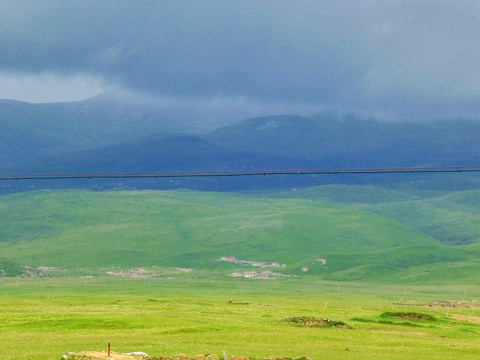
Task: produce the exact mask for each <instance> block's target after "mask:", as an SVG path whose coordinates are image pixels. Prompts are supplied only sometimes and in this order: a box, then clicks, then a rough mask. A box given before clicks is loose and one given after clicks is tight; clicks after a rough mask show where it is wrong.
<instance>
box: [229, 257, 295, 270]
mask: <svg viewBox="0 0 480 360" xmlns="http://www.w3.org/2000/svg"><path fill="white" fill-rule="evenodd" d="M220 261H226V262H229V263H234V264H240V265H247V266H255V267H260V268H277V269H278V268H283V267H285V264H279V263H276V262H275V263H271V264H268V263H265V262H260V261H246V260H240V259H237V258H236V257H235V256H228V257H227V256H222V257H221V258H220Z"/></svg>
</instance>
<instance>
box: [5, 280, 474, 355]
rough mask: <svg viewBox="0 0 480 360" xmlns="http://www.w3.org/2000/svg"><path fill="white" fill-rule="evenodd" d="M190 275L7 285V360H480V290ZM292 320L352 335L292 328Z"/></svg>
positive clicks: (467, 287) (7, 282)
mask: <svg viewBox="0 0 480 360" xmlns="http://www.w3.org/2000/svg"><path fill="white" fill-rule="evenodd" d="M192 277H194V276H193V275H192V274H183V275H181V276H178V277H176V278H175V279H168V278H162V279H127V278H124V279H118V278H117V279H116V278H80V277H77V278H47V279H39V278H4V279H1V280H0V319H1V321H0V354H2V355H1V357H2V359H9V360H20V359H24V360H25V359H35V360H54V359H57V360H58V359H60V357H61V355H62V354H63V353H65V352H67V351H82V350H106V346H107V343H109V342H110V343H111V344H112V350H114V351H118V352H127V351H134V350H136V351H145V352H147V353H148V354H150V355H151V356H160V355H163V356H167V355H173V354H178V353H185V354H187V355H190V356H193V355H196V354H207V353H210V354H216V355H218V356H221V354H222V351H223V350H225V351H226V352H227V354H228V355H237V356H239V355H243V356H249V357H252V358H264V357H268V356H278V357H280V356H290V357H294V356H307V357H309V358H311V359H407V358H408V359H478V354H479V352H480V341H479V340H478V339H479V335H480V324H478V323H474V322H471V321H475V320H478V319H479V317H480V309H479V307H478V305H479V304H478V302H477V300H476V299H478V298H479V296H480V288H479V287H478V286H473V285H471V286H455V285H450V286H442V287H437V286H420V285H416V286H414V285H412V286H408V285H407V286H405V285H401V286H400V285H371V284H361V283H346V282H342V283H337V282H331V281H322V280H319V279H315V278H311V277H310V278H308V279H298V278H297V279H293V278H284V279H277V280H265V281H261V280H253V279H230V278H225V277H216V276H213V275H212V276H204V277H202V278H195V279H193V278H192ZM453 300H462V302H458V301H455V302H454V301H453ZM386 312H396V313H398V312H401V313H403V312H415V313H421V314H426V315H429V316H432V317H433V318H427V319H414V318H408V317H407V318H398V317H392V316H390V317H389V316H387V315H385V313H386ZM382 314H383V315H382ZM458 315H462V316H463V317H462V318H461V319H456V318H455V317H458ZM295 316H306V317H316V318H324V319H330V320H333V321H341V322H344V323H345V324H346V325H347V326H348V328H335V327H312V328H310V327H305V326H301V325H295V324H292V323H288V322H285V319H287V318H290V317H295ZM468 320H470V321H468Z"/></svg>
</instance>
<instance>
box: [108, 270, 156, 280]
mask: <svg viewBox="0 0 480 360" xmlns="http://www.w3.org/2000/svg"><path fill="white" fill-rule="evenodd" d="M152 274H153V273H152V272H151V271H146V270H145V269H142V268H135V269H133V270H131V271H130V272H126V273H124V272H113V271H108V272H107V275H112V276H121V277H135V278H143V279H146V278H150V277H152Z"/></svg>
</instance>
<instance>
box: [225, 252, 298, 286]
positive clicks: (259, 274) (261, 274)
mask: <svg viewBox="0 0 480 360" xmlns="http://www.w3.org/2000/svg"><path fill="white" fill-rule="evenodd" d="M220 261H225V262H229V263H232V264H238V265H245V266H253V267H259V268H275V269H280V268H283V267H285V264H279V263H276V262H274V263H270V264H269V263H266V262H261V261H247V260H241V259H237V258H236V257H235V256H228V257H227V256H222V257H221V258H220ZM227 276H230V277H234V278H250V279H262V280H268V279H274V278H276V277H290V276H291V275H288V274H282V273H279V272H272V271H269V270H264V271H244V272H234V273H231V274H228V275H227Z"/></svg>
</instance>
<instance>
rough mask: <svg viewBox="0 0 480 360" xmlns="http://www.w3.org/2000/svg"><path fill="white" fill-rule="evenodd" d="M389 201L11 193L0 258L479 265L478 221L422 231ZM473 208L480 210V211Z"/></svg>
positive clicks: (400, 269)
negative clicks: (468, 226)
mask: <svg viewBox="0 0 480 360" xmlns="http://www.w3.org/2000/svg"><path fill="white" fill-rule="evenodd" d="M311 191H312V190H311ZM366 191H370V190H369V189H366ZM356 194H357V195H356V196H357V197H358V194H359V191H357V192H356ZM343 196H345V195H343ZM399 196H400V195H398V196H396V197H394V201H391V202H389V203H387V204H388V206H390V209H392V208H395V207H396V206H400V205H398V204H401V205H402V206H405V207H404V208H405V209H408V206H407V205H405V204H411V202H412V201H416V200H411V199H410V198H407V199H406V200H405V201H403V202H398V201H397V200H396V198H397V197H399ZM441 199H443V198H441ZM446 199H449V198H448V197H446ZM432 201H433V202H434V201H439V200H438V199H437V198H435V199H423V200H422V201H421V202H420V201H419V202H418V206H417V210H418V212H420V213H422V214H417V216H416V217H415V216H413V218H415V219H416V220H417V221H419V222H420V220H418V219H425V218H428V217H429V216H430V215H429V214H423V211H426V212H428V211H430V210H431V208H433V207H435V203H434V204H433V205H430V202H432ZM457 203H458V202H457ZM440 205H442V204H440ZM440 205H437V206H436V209H437V210H438V211H437V213H438V214H439V215H438V216H439V217H441V214H443V213H442V211H444V213H446V214H449V213H448V211H450V208H447V207H445V208H441V206H440ZM381 206H383V205H382V204H380V205H379V204H378V201H377V204H375V203H373V204H369V205H368V206H367V204H360V205H358V203H356V206H355V207H348V206H346V205H345V202H344V203H343V204H341V205H338V204H331V203H327V202H325V201H322V200H319V199H317V198H313V200H311V199H305V198H289V199H287V198H284V199H281V198H275V197H271V196H269V197H259V196H257V197H251V196H245V195H243V196H241V195H238V194H237V195H235V194H225V193H207V192H194V191H109V192H89V191H83V190H82V191H81V190H78V191H38V192H30V193H20V194H13V195H5V196H2V197H0V225H1V226H0V243H1V245H2V253H1V254H0V265H2V266H1V267H0V268H3V271H4V272H3V273H4V274H6V275H18V273H19V272H20V269H21V266H23V265H28V266H32V267H39V266H49V267H59V268H62V269H63V270H65V271H66V273H67V274H72V273H77V274H95V275H96V274H99V273H104V272H105V271H108V270H110V269H120V270H122V271H128V270H129V269H130V268H132V267H153V266H157V267H182V268H183V267H187V268H193V269H202V270H204V271H207V272H213V273H216V274H218V275H221V276H224V275H226V274H227V273H229V272H233V271H243V270H248V269H247V268H246V267H245V266H239V265H235V264H229V263H225V262H220V261H218V259H220V257H222V256H235V257H237V258H238V259H244V260H249V261H261V262H266V263H274V262H276V263H281V264H285V265H286V266H285V267H284V268H282V269H281V271H282V272H285V273H287V274H290V275H298V276H314V275H316V276H320V277H321V278H323V279H331V280H362V281H374V282H375V281H395V280H396V279H408V281H410V279H414V278H418V277H419V276H420V275H422V274H432V273H433V274H437V276H440V277H441V275H438V273H445V272H446V270H445V269H447V267H448V266H447V265H451V264H460V265H461V266H463V267H464V266H466V265H465V264H467V263H468V266H469V267H470V268H478V263H477V262H476V259H477V258H478V254H479V250H480V249H479V248H478V246H475V241H476V238H475V237H474V235H473V234H474V232H475V230H476V225H472V229H473V230H472V231H471V233H468V235H469V236H470V238H469V239H470V240H469V242H471V244H470V245H466V247H465V246H464V247H462V246H455V245H454V244H451V242H448V241H441V239H440V240H439V239H436V238H435V237H433V236H432V235H431V234H427V233H425V232H422V229H421V227H420V226H417V227H416V226H415V224H410V223H408V221H407V220H405V218H402V219H393V218H394V217H393V216H390V218H389V216H388V215H389V214H388V211H387V210H385V209H383V208H381ZM385 206H387V205H385ZM462 206H463V205H462ZM465 206H466V207H471V206H473V205H472V204H471V203H470V204H467V205H465ZM382 209H383V210H382ZM440 210H442V211H440ZM467 210H468V209H467V208H466V209H464V211H465V212H467ZM412 211H413V210H412ZM375 212H377V213H375ZM380 213H381V214H380ZM470 214H471V216H475V213H474V212H473V211H472V212H471V213H470ZM442 219H443V218H442ZM470 220H471V219H470V218H469V219H468V221H470ZM466 221H467V220H466ZM402 222H403V223H402ZM412 222H413V220H412ZM408 225H410V226H408ZM452 233H453V231H452ZM479 233H480V229H479ZM459 236H460V235H459ZM462 236H466V235H462ZM318 259H326V261H327V262H326V264H324V263H322V262H321V261H318ZM464 262H465V263H464ZM462 264H463V265H462ZM425 266H426V267H427V268H425ZM302 267H308V272H302V271H301V270H300V269H301V268H302ZM417 268H418V271H419V273H416V272H415V271H416V269H417ZM451 268H453V267H451ZM420 277H421V276H420ZM445 278H446V280H448V279H450V278H453V279H455V277H454V276H453V277H452V276H445ZM477 280H478V278H477V277H474V276H469V277H468V278H466V279H465V281H467V282H469V281H470V282H474V283H476V281H477Z"/></svg>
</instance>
